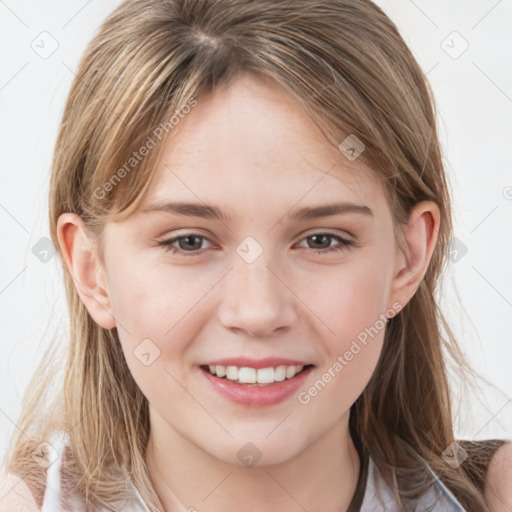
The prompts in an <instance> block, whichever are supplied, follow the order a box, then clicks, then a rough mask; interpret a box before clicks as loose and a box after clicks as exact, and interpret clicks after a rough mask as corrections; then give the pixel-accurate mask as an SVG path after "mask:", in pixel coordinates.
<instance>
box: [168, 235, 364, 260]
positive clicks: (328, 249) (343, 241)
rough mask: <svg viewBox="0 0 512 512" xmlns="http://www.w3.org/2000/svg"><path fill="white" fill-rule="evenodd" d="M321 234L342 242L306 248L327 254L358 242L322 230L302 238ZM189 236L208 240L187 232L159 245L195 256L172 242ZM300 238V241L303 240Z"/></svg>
mask: <svg viewBox="0 0 512 512" xmlns="http://www.w3.org/2000/svg"><path fill="white" fill-rule="evenodd" d="M319 235H324V236H328V237H330V238H333V239H336V240H338V242H339V243H340V245H339V246H337V247H336V246H335V247H329V248H327V249H311V248H306V249H309V250H311V251H316V253H317V254H326V253H331V252H337V251H344V250H347V249H348V250H350V249H352V248H353V247H354V246H356V242H353V241H351V240H347V239H345V238H342V237H341V236H339V235H335V234H333V233H325V232H322V231H319V232H317V233H312V234H310V235H308V236H306V237H304V238H303V239H302V240H306V239H308V238H310V237H312V236H319ZM188 237H196V238H200V239H203V240H208V238H207V237H205V236H203V235H199V234H197V233H187V234H185V235H181V236H177V237H174V238H170V239H169V240H162V241H160V242H158V245H159V246H163V248H164V250H165V251H166V252H171V253H172V254H176V253H179V254H182V255H184V256H194V255H196V254H198V253H199V251H184V250H183V249H178V248H177V247H173V246H172V245H171V244H173V243H174V242H177V241H178V240H182V239H184V238H188ZM302 240H300V241H302Z"/></svg>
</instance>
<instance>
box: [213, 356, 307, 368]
mask: <svg viewBox="0 0 512 512" xmlns="http://www.w3.org/2000/svg"><path fill="white" fill-rule="evenodd" d="M310 364H312V363H309V362H304V361H297V360H295V359H286V358H282V357H267V358H265V359H251V358H249V357H229V358H227V359H216V360H215V361H210V362H208V363H203V365H204V366H215V365H221V366H238V367H239V368H242V367H249V368H256V369H258V368H269V367H274V368H275V367H277V366H281V365H284V366H293V365H296V366H307V365H310Z"/></svg>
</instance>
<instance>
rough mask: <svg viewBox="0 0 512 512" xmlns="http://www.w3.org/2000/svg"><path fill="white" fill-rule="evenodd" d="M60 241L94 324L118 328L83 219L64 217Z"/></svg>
mask: <svg viewBox="0 0 512 512" xmlns="http://www.w3.org/2000/svg"><path fill="white" fill-rule="evenodd" d="M57 237H58V240H59V245H60V248H61V251H62V256H63V259H64V262H65V265H66V267H67V270H68V271H69V273H70V274H71V276H72V278H73V282H74V284H75V288H76V291H77V292H78V295H79V296H80V298H81V299H82V302H83V303H84V305H85V307H86V308H87V310H88V311H89V313H90V315H91V316H92V318H93V319H94V321H95V322H96V323H97V324H98V325H100V326H101V327H103V328H105V329H113V328H114V327H116V321H115V319H114V317H113V315H112V313H111V304H110V297H109V293H108V287H107V284H106V279H105V273H104V268H103V265H102V264H101V261H100V260H99V258H98V256H97V252H96V248H95V246H94V243H93V242H92V240H91V239H90V238H89V237H88V236H87V232H86V229H85V226H84V224H83V221H82V219H81V218H80V217H79V216H78V215H76V214H74V213H63V214H62V215H61V216H60V217H59V220H58V222H57Z"/></svg>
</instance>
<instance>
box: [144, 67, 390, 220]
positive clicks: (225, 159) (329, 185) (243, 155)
mask: <svg viewBox="0 0 512 512" xmlns="http://www.w3.org/2000/svg"><path fill="white" fill-rule="evenodd" d="M165 144H166V146H165V147H164V148H163V151H162V154H161V157H160V160H159V162H158V165H157V170H156V176H155V179H154V181H153V183H152V186H151V188H150V190H149V193H148V195H147V197H146V199H145V201H144V203H143V205H142V208H144V207H147V206H148V205H150V204H154V203H155V202H156V201H163V200H169V199H173V200H177V201H178V200H183V201H190V200H194V202H199V201H204V202H206V203H209V204H210V203H217V204H220V203H222V204H223V205H226V203H228V206H226V210H227V211H228V212H230V211H232V212H233V213H234V212H236V211H237V210H239V209H240V208H244V207H252V206H254V207H259V208H260V209H261V207H263V206H264V207H266V208H272V207H273V206H279V205H281V206H284V205H288V206H290V205H292V204H294V203H298V202H305V203H315V202H318V201H329V202H336V201H340V200H350V201H357V202H358V203H361V202H365V203H368V202H371V203H372V204H373V205H374V206H373V207H372V209H374V210H377V211H378V210H380V209H382V208H385V207H386V205H385V196H384V193H383V189H382V188H381V186H380V184H379V183H378V181H377V180H376V178H375V177H373V176H372V172H371V171H370V170H369V169H368V168H367V167H366V166H365V165H364V164H363V163H362V162H361V161H360V160H357V159H356V160H355V161H349V160H348V159H347V158H346V157H345V156H344V155H343V154H342V153H341V152H340V151H339V150H338V149H337V148H336V147H334V146H333V145H332V144H331V143H330V142H329V141H328V140H327V139H326V138H325V136H324V135H323V134H322V132H321V131H320V129H319V128H318V127H317V126H316V124H315V123H314V121H313V120H312V119H311V118H310V117H309V116H308V115H307V113H306V112H305V110H304V109H303V108H302V107H301V105H300V104H299V103H298V102H297V101H296V100H295V99H294V98H293V97H291V96H290V95H288V94H287V93H286V92H285V91H283V90H282V89H281V88H280V87H278V86H277V85H275V84H273V83H272V82H271V81H270V80H268V79H265V78H262V77H259V76H254V75H244V76H242V77H240V78H239V79H237V80H236V81H235V82H234V83H232V84H231V85H230V86H229V87H225V88H222V89H217V90H216V91H215V92H214V93H213V94H212V93H208V94H205V95H203V96H201V97H200V98H198V103H197V105H196V106H195V107H194V108H192V109H191V111H190V113H188V114H187V115H186V116H185V117H184V118H183V119H181V120H180V122H179V123H178V124H177V125H176V126H175V127H174V128H173V129H172V132H171V136H170V137H169V138H168V139H167V141H166V142H165ZM229 204H231V208H229Z"/></svg>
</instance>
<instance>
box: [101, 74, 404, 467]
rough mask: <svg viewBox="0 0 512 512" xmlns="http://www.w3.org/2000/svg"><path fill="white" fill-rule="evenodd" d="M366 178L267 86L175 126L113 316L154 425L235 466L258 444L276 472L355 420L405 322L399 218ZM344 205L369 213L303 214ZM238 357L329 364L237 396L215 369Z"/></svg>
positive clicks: (123, 230)
mask: <svg viewBox="0 0 512 512" xmlns="http://www.w3.org/2000/svg"><path fill="white" fill-rule="evenodd" d="M363 171H364V168H363V164H362V163H361V162H360V161H358V160H355V161H353V162H352V161H349V160H348V159H347V158H345V156H344V155H343V154H342V153H341V152H339V151H338V150H337V148H333V147H332V145H329V143H328V142H327V141H326V139H325V138H324V137H323V136H322V134H321V133H320V132H319V130H318V128H316V126H315V125H314V124H313V122H312V121H311V120H310V119H309V118H308V117H307V115H306V114H305V113H304V112H303V111H302V110H301V108H300V106H299V105H298V104H297V103H295V102H294V100H293V99H292V98H291V97H289V96H287V95H286V94H285V93H284V92H282V91H281V90H280V89H278V88H277V87H275V86H273V85H272V84H270V83H269V82H265V81H263V80H262V79H260V78H256V77H249V76H245V77H242V78H240V79H238V81H236V82H235V83H233V84H232V85H231V86H230V87H229V88H228V89H225V90H220V89H219V90H217V91H216V93H215V95H214V96H205V97H201V98H199V101H198V104H197V106H195V107H194V108H193V109H192V110H191V112H190V113H189V114H188V115H187V116H186V117H185V118H184V119H183V120H181V121H180V124H179V125H178V127H176V128H174V134H173V137H172V138H171V139H170V140H169V141H168V143H167V146H166V147H165V151H164V153H163V155H162V158H161V161H160V164H159V167H158V169H157V173H158V174H157V175H156V179H155V181H154V182H153V184H152V187H151V190H150V192H149V194H148V196H147V197H146V199H145V202H144V204H143V205H142V207H141V208H140V209H139V211H138V212H136V213H135V214H134V215H132V216H131V217H130V218H128V219H127V220H124V221H122V222H120V223H111V224H108V225H107V227H106V230H105V256H104V265H105V276H106V281H107V285H108V292H109V296H110V301H111V307H112V314H113V316H114V317H115V319H116V322H117V330H118V334H119V337H120V340H121V344H122V348H123V351H124V353H125V356H126V360H127V363H128V365H129V368H130V370H131V372H132V374H133V377H134V378H135V380H136V382H137V383H138V385H139V386H140V388H141V390H142V392H143V393H144V394H145V396H146V397H147V398H148V400H149V403H150V409H151V422H152V425H153V426H157V425H158V428H160V429H161V430H165V431H166V432H167V433H168V434H169V436H178V437H180V438H181V439H184V440H186V441H187V442H189V443H191V444H192V445H194V446H195V447H196V448H199V449H201V450H203V451H204V452H206V453H208V454H210V455H212V456H214V457H216V458H217V459H221V460H224V461H225V462H229V463H233V464H240V463H241V462H240V459H239V457H237V453H238V452H239V450H240V448H241V447H243V446H244V445H245V444H246V443H247V442H252V443H253V444H254V445H255V446H256V447H257V448H258V450H259V451H260V452H261V453H263V455H264V456H265V461H266V462H267V463H269V464H270V463H278V462H280V461H285V460H288V459H290V458H291V457H293V456H294V455H296V454H297V453H299V452H301V451H302V450H304V449H306V448H307V447H308V446H310V445H311V444H312V443H314V442H315V441H317V440H319V439H320V438H321V437H322V436H324V435H326V434H327V433H328V432H330V431H332V429H334V428H336V426H338V425H340V424H341V423H342V422H343V421H344V420H346V418H347V415H348V411H349V409H350V406H351V405H352V404H353V402H354V401H355V400H356V399H357V397H358V396H359V395H360V394H361V393H362V391H363V389H364V388H365V386H366V384H367V383H368V380H369V379H370V377H371V375H372V372H373V370H374V368H375V366H376V364H377V360H378V358H379V355H380V353H381V349H382V342H383V337H384V328H383V327H384V325H385V316H392V314H393V313H396V312H397V311H396V309H395V310H394V309H393V302H394V298H393V297H392V294H391V293H390V292H391V282H392V278H393V275H394V273H395V271H396V268H395V252H396V246H395V241H394V237H393V227H392V217H391V213H390V210H389V206H388V204H387V200H386V196H385V194H384V191H383V190H382V189H381V188H380V185H379V184H378V183H377V182H376V181H375V180H373V179H372V178H370V176H369V175H368V174H367V173H365V172H363ZM169 202H173V203H178V202H179V203H196V204H198V205H199V206H201V207H204V206H205V205H208V206H211V207H212V208H215V209H218V211H220V212H222V214H223V215H224V218H222V219H221V218H217V217H216V216H213V215H211V216H201V215H190V214H191V213H196V214H199V213H200V209H199V208H196V209H194V208H188V213H189V215H184V214H183V212H182V213H177V212H176V211H173V210H172V209H171V208H170V207H169V208H166V207H165V206H163V205H165V204H166V203H169ZM339 203H349V204H351V205H359V206H358V207H352V208H345V209H342V210H341V211H339V212H338V213H336V214H331V215H327V214H326V213H327V212H325V211H324V212H323V214H322V215H321V216H313V215H311V214H310V215H304V214H303V215H302V216H300V215H297V214H298V212H299V211H302V212H304V211H305V210H304V209H314V208H318V207H321V206H326V205H333V204H339ZM145 210H147V211H145ZM311 211H313V212H314V211H315V210H311ZM317 213H318V212H317ZM320 213H322V212H320ZM226 358H248V359H251V360H256V362H255V363H254V365H255V366H258V364H257V362H261V360H263V359H267V358H273V359H275V361H274V364H270V365H269V364H267V365H266V366H267V367H268V366H271V367H277V366H283V365H281V364H277V363H280V362H286V361H291V362H302V363H305V364H306V365H313V366H311V367H309V369H308V368H306V370H307V371H305V372H304V374H299V375H297V377H293V378H291V379H289V380H288V379H286V380H285V381H282V382H281V383H280V384H279V383H278V385H279V386H280V387H281V388H283V389H285V391H283V392H282V393H283V394H282V395H279V392H277V393H273V392H270V393H269V392H268V389H269V388H270V386H267V390H266V391H264V390H263V391H262V387H260V386H250V387H251V389H252V390H253V391H255V392H254V393H253V394H251V393H252V392H249V391H247V389H248V387H247V385H245V388H244V389H245V391H242V392H241V393H240V394H239V395H237V396H238V399H237V398H234V397H228V396H227V395H226V394H225V393H224V392H223V391H221V390H220V387H221V386H219V385H218V380H219V379H220V377H213V376H208V375H207V372H206V371H205V370H204V369H203V368H201V366H202V365H205V364H208V363H212V362H217V361H220V360H223V359H226ZM253 362H254V361H253ZM263 363H265V362H263ZM239 366H250V365H248V364H245V365H244V364H240V365H239ZM284 366H292V364H288V363H287V364H284ZM299 366H300V365H299ZM255 373H256V374H257V372H255ZM263 373H265V372H263ZM276 373H277V374H278V373H279V371H278V372H276ZM248 374H250V375H252V373H251V371H249V372H248ZM274 376H275V375H274ZM213 380H216V382H217V384H215V383H212V381H213ZM222 381H224V383H225V382H226V379H225V378H223V379H222ZM297 382H298V384H297ZM275 385H276V384H273V386H275ZM233 386H235V387H238V388H242V387H243V386H244V385H241V384H232V386H231V387H233ZM286 386H288V387H286ZM257 388H260V389H259V390H258V389H257ZM222 389H224V388H222ZM234 392H235V393H236V390H235V391H234ZM269 397H270V398H269ZM276 397H277V398H276ZM283 418H286V419H285V420H284V421H283ZM269 433H271V434H270V435H269Z"/></svg>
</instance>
